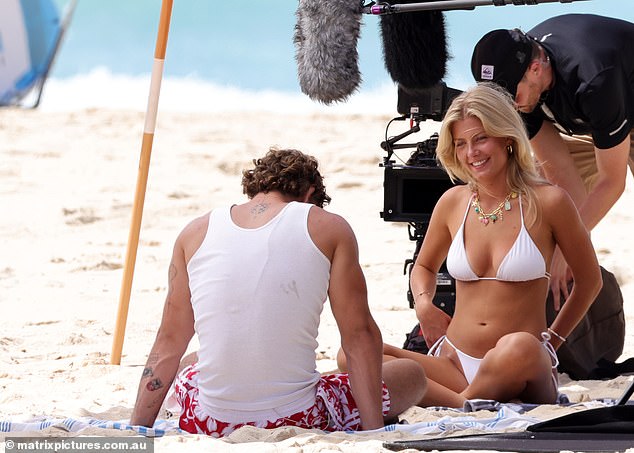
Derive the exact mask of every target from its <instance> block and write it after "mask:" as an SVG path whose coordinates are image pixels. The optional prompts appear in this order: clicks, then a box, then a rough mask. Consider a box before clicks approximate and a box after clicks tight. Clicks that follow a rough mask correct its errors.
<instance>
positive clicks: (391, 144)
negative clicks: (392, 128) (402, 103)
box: [381, 117, 420, 162]
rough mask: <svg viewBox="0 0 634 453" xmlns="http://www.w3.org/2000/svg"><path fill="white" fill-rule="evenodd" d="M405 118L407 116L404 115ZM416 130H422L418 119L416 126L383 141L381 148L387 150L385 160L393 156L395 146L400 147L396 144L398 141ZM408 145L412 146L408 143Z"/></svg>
mask: <svg viewBox="0 0 634 453" xmlns="http://www.w3.org/2000/svg"><path fill="white" fill-rule="evenodd" d="M399 119H401V118H399ZM403 119H405V117H403ZM416 132H420V121H416V123H415V124H414V126H412V127H411V128H410V129H409V130H407V131H405V132H403V133H401V134H398V135H395V136H394V137H391V138H389V139H387V140H385V141H383V142H381V148H382V149H383V150H385V151H387V157H386V158H385V161H386V162H388V161H389V160H390V157H392V154H393V153H394V148H400V147H398V146H395V144H396V142H398V141H399V140H402V139H404V138H405V137H407V136H408V135H411V134H414V133H416ZM407 147H410V146H409V145H408V146H407Z"/></svg>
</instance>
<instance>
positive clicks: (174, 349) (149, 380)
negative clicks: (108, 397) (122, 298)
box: [130, 240, 194, 427]
mask: <svg viewBox="0 0 634 453" xmlns="http://www.w3.org/2000/svg"><path fill="white" fill-rule="evenodd" d="M188 282H189V280H188V277H187V269H186V265H185V258H184V253H183V248H182V246H181V245H180V242H179V240H177V241H176V245H175V246H174V253H173V257H172V262H171V263H170V266H169V287H168V293H167V298H166V301H165V306H164V309H163V318H162V320H161V326H160V327H159V331H158V333H157V335H156V340H155V341H154V345H153V346H152V350H151V351H150V354H149V355H148V360H147V363H146V365H145V368H144V369H143V373H142V375H141V380H140V383H139V390H138V393H137V399H136V403H135V405H134V410H133V412H132V417H131V418H130V424H132V425H142V426H149V427H151V426H152V425H153V424H154V421H155V420H156V417H157V415H158V412H159V410H160V408H161V405H162V403H163V400H164V399H165V396H166V394H167V391H168V390H169V387H170V385H171V383H172V381H173V380H174V377H175V376H176V372H177V370H178V366H179V363H180V359H181V357H182V356H183V354H184V353H185V351H186V349H187V345H188V344H189V341H190V340H191V338H192V336H193V334H194V315H193V311H192V306H191V303H190V293H189V283H188Z"/></svg>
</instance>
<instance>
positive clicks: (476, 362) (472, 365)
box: [427, 332, 559, 389]
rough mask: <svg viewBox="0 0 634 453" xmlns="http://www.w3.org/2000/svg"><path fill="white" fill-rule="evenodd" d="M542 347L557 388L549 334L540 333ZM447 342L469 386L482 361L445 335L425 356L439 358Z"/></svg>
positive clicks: (555, 367) (555, 359)
mask: <svg viewBox="0 0 634 453" xmlns="http://www.w3.org/2000/svg"><path fill="white" fill-rule="evenodd" d="M541 335H542V346H543V347H544V348H545V349H546V352H548V355H549V356H550V360H551V362H552V371H553V373H552V378H553V383H554V384H555V389H556V388H557V387H558V386H559V382H558V381H557V366H559V359H558V358H557V353H556V352H555V348H553V345H551V344H550V333H548V332H542V334H541ZM445 342H447V343H449V345H450V346H451V347H452V348H454V350H455V351H456V354H457V355H458V360H459V361H460V365H461V366H462V371H463V372H464V377H465V378H466V379H467V383H468V384H471V382H473V379H474V378H475V375H476V374H477V373H478V369H479V368H480V364H481V363H482V359H478V358H477V357H473V356H470V355H469V354H466V353H464V352H462V351H461V350H460V349H458V348H457V347H455V346H454V344H453V343H452V342H451V340H449V338H447V335H443V336H442V337H440V338H439V339H438V340H437V341H436V343H434V345H433V346H432V347H431V348H430V349H429V352H428V353H427V355H431V356H434V357H439V356H440V351H441V350H442V345H443V344H444V343H445Z"/></svg>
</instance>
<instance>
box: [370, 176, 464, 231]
mask: <svg viewBox="0 0 634 453" xmlns="http://www.w3.org/2000/svg"><path fill="white" fill-rule="evenodd" d="M384 176H385V177H384V182H383V191H384V197H383V212H381V217H383V220H385V221H390V222H421V223H429V220H430V218H431V213H432V211H433V210H434V206H436V202H437V201H438V199H439V198H440V197H441V195H442V194H443V193H444V192H445V191H446V190H447V189H449V188H450V187H452V186H453V183H452V182H451V180H450V179H449V176H447V173H445V171H444V170H443V169H442V168H440V167H410V166H386V167H385V175H384Z"/></svg>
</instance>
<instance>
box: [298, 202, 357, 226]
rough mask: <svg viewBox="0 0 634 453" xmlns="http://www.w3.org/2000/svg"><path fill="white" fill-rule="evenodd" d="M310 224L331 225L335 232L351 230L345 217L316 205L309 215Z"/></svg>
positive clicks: (312, 207)
mask: <svg viewBox="0 0 634 453" xmlns="http://www.w3.org/2000/svg"><path fill="white" fill-rule="evenodd" d="M308 224H309V225H311V224H324V225H329V226H330V227H331V228H332V229H333V230H336V229H340V228H350V224H349V223H348V221H347V220H346V219H345V218H344V217H343V216H341V215H339V214H335V213H334V212H330V211H326V210H325V209H323V208H320V207H318V206H314V205H313V206H311V208H310V212H309V213H308Z"/></svg>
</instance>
